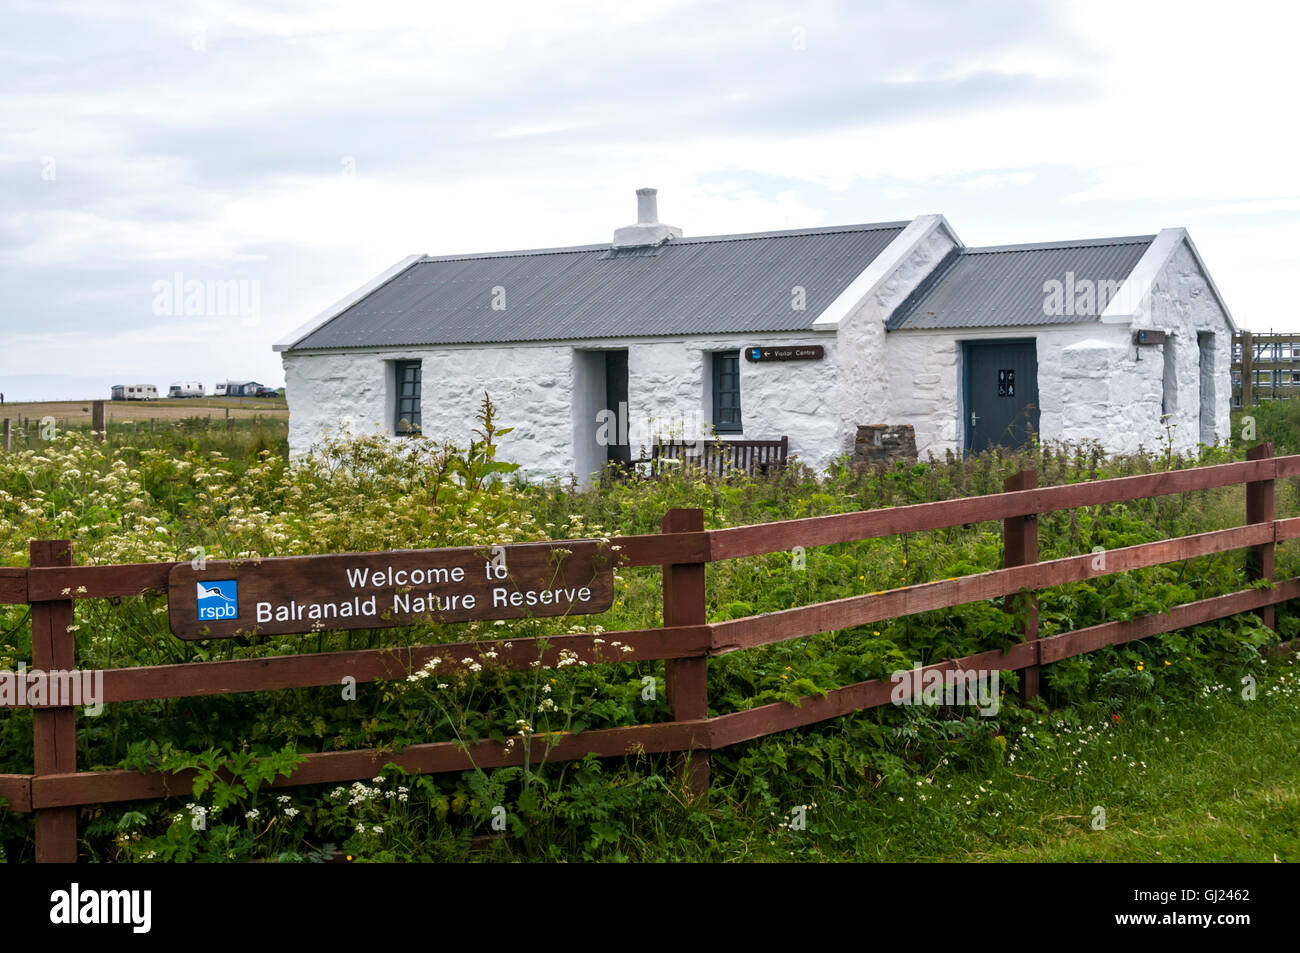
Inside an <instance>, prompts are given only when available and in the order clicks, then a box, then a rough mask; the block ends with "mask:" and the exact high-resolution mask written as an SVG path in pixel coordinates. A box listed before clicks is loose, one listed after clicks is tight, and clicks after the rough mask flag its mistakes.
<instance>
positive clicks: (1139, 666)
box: [1138, 662, 1142, 672]
mask: <svg viewBox="0 0 1300 953" xmlns="http://www.w3.org/2000/svg"><path fill="white" fill-rule="evenodd" d="M1138 671H1139V672H1140V671H1142V663H1141V662H1138Z"/></svg>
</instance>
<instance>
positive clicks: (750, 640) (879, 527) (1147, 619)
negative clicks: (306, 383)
mask: <svg viewBox="0 0 1300 953" xmlns="http://www.w3.org/2000/svg"><path fill="white" fill-rule="evenodd" d="M1294 476H1300V456H1291V457H1281V458H1276V457H1274V456H1273V449H1272V445H1271V444H1262V445H1260V446H1257V447H1254V448H1252V449H1251V450H1250V451H1249V453H1248V454H1247V459H1246V460H1244V461H1241V462H1236V463H1227V464H1221V465H1216V466H1206V467H1198V468H1192V469H1186V470H1172V471H1166V472H1160V473H1151V474H1145V475H1140V476H1130V477H1118V478H1114V479H1107V480H1097V481H1091V482H1087V483H1076V484H1066V485H1062V486H1052V487H1042V488H1040V487H1038V486H1037V475H1036V474H1035V473H1034V471H1032V470H1027V471H1024V472H1021V473H1017V474H1015V475H1013V476H1011V477H1009V478H1008V479H1007V481H1006V483H1005V492H1002V493H997V494H992V495H989V496H981V497H966V498H962V499H955V500H947V501H942V502H934V503H922V504H917V505H913V506H902V507H894V508H889V509H879V510H866V511H862V512H856V513H845V514H841V515H834V516H818V517H810V518H806V519H797V520H790V521H785V522H779V523H766V524H758V525H751V526H737V527H732V528H727V529H715V530H705V529H704V516H703V511H701V510H671V511H669V512H668V513H667V514H666V515H665V516H664V518H663V523H662V532H661V533H658V534H650V535H643V536H628V537H620V538H614V539H612V540H610V543H611V545H613V546H617V547H619V549H618V550H617V552H618V553H619V555H620V557H621V561H622V562H623V564H624V565H628V566H655V565H657V566H662V567H663V627H662V628H653V629H639V630H632V631H623V632H615V633H608V632H607V633H602V635H603V636H604V637H605V638H606V639H610V638H613V637H616V638H618V639H619V640H621V641H622V642H623V643H624V645H626V646H628V647H630V649H631V651H630V653H628V654H627V655H625V656H623V657H621V658H620V660H621V661H646V660H659V659H661V660H663V661H664V663H665V675H666V685H667V693H668V701H669V703H670V706H671V709H672V716H673V720H672V721H670V722H662V723H656V724H650V725H641V726H629V727H622V728H605V729H599V730H591V731H584V732H582V733H580V734H568V733H563V734H560V735H558V736H555V735H552V736H548V737H541V736H536V735H534V736H531V737H530V738H529V740H528V741H527V742H526V743H524V744H516V745H514V746H513V747H511V748H507V747H506V746H505V745H502V744H500V743H498V742H495V741H478V742H475V743H472V744H470V745H468V746H462V745H460V744H458V743H455V742H436V743H429V744H416V745H410V746H408V747H405V748H403V749H402V750H401V751H397V752H394V751H391V750H386V749H366V750H352V751H339V752H324V753H317V754H309V755H307V756H306V762H305V763H304V764H302V765H301V766H300V767H299V768H298V769H297V770H295V771H294V772H293V773H292V775H291V776H289V777H287V778H277V779H276V780H275V781H274V782H273V783H272V784H271V785H270V786H271V787H277V788H278V787H287V786H293V785H304V784H324V783H333V782H341V781H351V780H360V779H366V778H371V777H374V776H375V775H376V774H378V773H379V772H380V771H381V770H382V769H383V767H384V766H385V765H386V764H389V763H395V764H397V765H399V766H401V767H402V768H403V769H405V770H406V771H409V772H413V773H433V772H452V771H464V770H467V769H472V768H475V767H478V768H493V767H500V766H505V765H519V764H523V763H525V750H524V749H525V748H526V747H527V748H528V749H529V757H530V758H531V760H532V763H538V762H540V761H543V760H549V761H565V760H575V759H580V758H583V757H585V756H586V755H588V754H589V753H594V754H596V755H597V756H601V757H620V756H627V755H629V754H634V753H636V754H639V753H671V754H672V755H673V757H674V761H675V764H676V767H677V770H679V771H681V772H682V773H683V774H684V775H685V777H686V780H687V782H688V783H689V785H690V789H691V790H692V791H693V792H695V793H697V794H698V793H702V792H703V791H704V790H705V789H706V788H707V786H708V781H709V752H710V751H713V750H717V749H719V748H724V747H726V746H728V745H734V744H737V743H738V742H743V741H748V740H751V739H754V738H759V737H762V736H764V735H768V734H772V733H774V732H778V731H784V730H788V729H791V728H797V727H800V726H804V725H809V724H813V723H816V722H820V721H825V720H827V719H832V718H835V717H838V716H840V715H845V714H849V713H851V712H856V711H861V710H864V709H868V708H873V707H876V706H881V705H885V704H888V703H889V702H890V700H891V699H890V696H891V690H892V684H891V682H890V681H889V680H887V679H873V680H869V681H863V682H858V683H855V684H852V685H845V686H842V687H840V688H836V689H832V690H830V691H828V692H827V693H826V694H825V695H824V696H807V697H805V698H803V699H801V704H800V705H799V706H798V707H796V706H793V705H788V704H785V703H776V704H770V705H762V706H759V707H756V708H752V709H748V710H745V711H737V712H731V713H727V714H722V715H715V716H712V717H710V715H709V712H708V703H709V699H708V687H707V685H708V683H707V674H708V668H707V666H708V659H709V658H710V657H712V656H717V655H722V654H725V653H727V652H735V651H740V650H743V649H749V648H755V647H758V646H763V645H770V644H773V643H776V642H782V641H786V640H789V639H796V638H803V637H806V636H811V635H816V634H818V633H823V632H831V631H835V630H839V629H844V628H849V627H853V626H861V625H866V624H869V623H873V622H879V621H882V620H886V619H891V618H898V617H903V616H909V615H914V614H916V613H922V612H930V611H933V610H936V609H943V608H948V607H952V606H958V605H962V604H965V603H970V602H977V601H980V600H985V599H992V598H996V597H1000V596H1001V597H1007V598H1006V602H1005V605H1006V607H1007V608H1008V610H1015V611H1016V617H1017V620H1018V622H1017V626H1018V628H1019V634H1020V637H1021V638H1022V641H1021V642H1019V643H1017V644H1015V645H1013V646H1011V647H1010V648H1008V649H1006V650H1000V649H995V650H992V651H985V652H980V653H977V654H974V655H969V656H966V657H964V658H959V659H948V660H944V661H941V662H936V663H934V664H932V665H930V666H928V667H927V668H926V669H925V670H923V671H929V670H935V671H946V670H951V669H961V670H999V671H1021V672H1023V673H1024V677H1023V679H1022V691H1023V692H1024V693H1025V694H1026V695H1027V696H1030V697H1032V696H1033V695H1035V694H1037V692H1038V678H1039V670H1040V666H1043V665H1048V664H1051V663H1053V662H1057V661H1060V660H1061V659H1065V658H1070V657H1072V656H1076V655H1080V654H1083V653H1087V652H1093V651H1096V650H1097V649H1100V648H1103V647H1105V646H1110V645H1119V644H1122V643H1125V642H1129V641H1131V640H1134V639H1142V638H1146V637H1148V636H1151V635H1155V634H1158V633H1161V632H1168V631H1171V630H1174V629H1180V628H1184V627H1186V626H1192V625H1197V624H1200V623H1204V622H1209V621H1212V620H1215V619H1221V618H1225V617H1227V616H1231V615H1235V614H1237V613H1242V612H1256V613H1258V614H1259V615H1260V616H1261V617H1262V620H1263V622H1264V623H1265V624H1266V625H1268V626H1270V627H1272V626H1273V622H1274V607H1275V605H1276V604H1278V603H1281V602H1285V601H1287V600H1289V599H1295V598H1300V578H1296V579H1288V580H1285V581H1282V582H1278V583H1276V584H1275V585H1273V586H1271V587H1251V588H1246V589H1243V590H1240V591H1236V592H1232V593H1228V594H1226V595H1220V596H1214V597H1211V598H1207V599H1202V600H1199V601H1197V602H1191V603H1187V604H1184V605H1179V606H1176V607H1174V608H1172V609H1170V610H1169V611H1168V612H1167V613H1161V614H1156V615H1146V616H1140V617H1138V618H1134V619H1130V620H1127V621H1117V622H1105V623H1102V624H1100V625H1093V626H1089V627H1087V628H1084V629H1078V630H1075V631H1071V632H1064V633H1060V634H1057V635H1053V636H1050V637H1044V638H1040V637H1039V631H1038V619H1037V601H1036V596H1035V595H1034V594H1033V593H1034V591H1035V590H1038V589H1044V588H1049V587H1052V586H1060V585H1063V584H1067V583H1072V582H1078V581H1081V580H1085V579H1089V578H1095V577H1098V576H1106V575H1112V574H1115V573H1122V572H1127V571H1129V570H1134V569H1139V568H1143V567H1148V566H1155V565H1158V564H1161V563H1168V562H1174V561H1180V560H1185V559H1189V558H1193V557H1198V556H1207V555H1211V554H1215V553H1224V552H1229V551H1233V550H1238V549H1244V550H1246V568H1247V576H1248V578H1249V579H1252V580H1259V579H1266V580H1271V579H1272V577H1273V553H1274V546H1275V545H1276V544H1277V543H1279V542H1282V541H1284V540H1288V539H1295V538H1298V537H1300V517H1292V518H1289V519H1276V518H1275V517H1274V505H1273V486H1274V481H1275V480H1277V479H1282V478H1285V477H1294ZM1235 485H1244V487H1245V514H1244V515H1245V523H1244V524H1243V525H1240V526H1234V527H1231V528H1227V529H1220V530H1214V531H1212V532H1206V533H1199V534H1196V535H1192V536H1183V537H1178V538H1174V539H1167V540H1161V541H1158V542H1151V543H1142V544H1139V545H1135V546H1128V547H1124V548H1122V549H1115V550H1112V551H1110V552H1108V553H1107V554H1106V558H1105V560H1104V563H1103V568H1098V560H1097V559H1096V557H1095V555H1094V554H1093V553H1091V552H1089V553H1085V554H1083V555H1079V556H1070V557H1065V558H1062V559H1053V560H1048V561H1040V560H1039V559H1038V530H1037V522H1036V519H1037V514H1039V513H1047V512H1054V511H1061V510H1069V509H1074V508H1077V507H1083V506H1095V505H1100V504H1109V503H1120V502H1124V501H1128V500H1138V499H1145V498H1150V497H1158V496H1167V495H1171V494H1182V493H1189V492H1192V491H1197V490H1206V489H1211V488H1216V487H1227V486H1235ZM994 520H1000V521H1002V532H1003V544H1004V546H1003V548H1004V558H1003V563H1004V568H1002V569H998V570H993V571H989V572H982V573H976V574H972V575H968V576H962V577H959V578H954V579H945V580H940V581H936V582H928V583H922V584H919V585H913V586H907V587H903V588H898V589H891V590H887V591H884V592H877V593H870V594H865V595H857V596H850V597H847V598H843V599H836V600H833V601H829V602H821V603H816V604H813V605H806V606H801V607H797V608H792V609H787V610H783V611H780V612H773V613H769V614H765V615H757V616H749V617H746V618H741V619H729V620H726V621H722V622H712V623H711V622H709V621H708V618H707V613H706V602H705V572H706V567H707V566H708V564H709V563H711V562H718V561H720V560H727V559H740V558H744V557H748V556H757V555H761V554H765V553H776V552H783V551H789V550H791V549H792V548H794V547H796V546H802V547H805V548H806V547H811V546H828V545H833V544H837V543H847V542H852V541H856V540H865V539H872V538H879V537H884V536H892V535H896V534H899V533H914V532H926V531H930V530H936V529H942V528H945V527H950V526H958V525H963V524H973V523H980V522H985V521H994ZM174 565H175V564H172V563H156V564H137V565H121V566H82V567H75V566H73V565H72V550H71V546H70V544H69V543H68V542H67V541H66V540H53V541H51V540H44V541H38V542H33V543H32V544H31V566H30V568H25V569H24V568H18V569H9V568H5V569H0V603H8V604H29V605H30V606H31V624H32V664H33V668H34V669H40V670H42V671H44V672H50V671H51V670H63V671H66V670H71V669H73V668H74V666H75V657H74V656H75V642H74V639H75V634H74V633H73V632H70V631H69V627H70V626H71V625H72V624H73V611H74V606H75V601H76V600H77V599H120V598H127V597H132V596H136V595H139V594H141V593H144V592H147V591H155V592H166V591H167V585H168V575H169V573H170V571H171V570H172V568H173V566H174ZM1288 648H1289V647H1288ZM488 651H494V652H496V653H497V654H498V656H499V662H503V663H504V665H505V667H507V668H509V669H515V670H523V669H526V668H528V667H529V666H530V665H531V664H532V663H534V662H536V661H538V660H541V661H542V664H546V665H553V664H555V662H557V661H558V660H559V657H560V653H561V652H562V651H563V652H573V653H576V655H577V658H578V659H580V660H582V661H585V662H589V663H591V664H599V663H601V662H603V661H608V659H607V658H605V657H604V656H602V653H601V644H600V642H599V640H598V639H597V638H596V637H595V636H593V635H582V634H571V635H559V636H549V637H546V638H545V639H541V640H539V639H525V638H519V637H514V638H512V639H510V640H509V641H506V640H492V641H474V642H462V643H455V644H441V645H421V646H413V647H401V648H387V649H374V650H362V651H341V652H329V653H319V654H303V655H288V656H276V657H270V658H253V659H240V660H233V661H216V662H197V663H183V664H173V665H162V666H149V667H137V668H121V669H112V670H109V671H106V672H104V673H103V692H102V701H103V702H105V703H110V704H111V703H113V702H126V701H138V700H146V699H167V698H185V697H192V696H199V695H213V694H225V693H230V692H251V691H274V690H279V689H286V688H301V687H309V686H323V685H335V686H336V685H338V684H339V683H340V679H341V676H343V675H348V676H352V677H353V678H355V679H356V681H357V682H367V681H373V680H376V679H398V678H403V677H405V676H406V675H408V674H410V673H412V672H414V671H416V670H418V669H419V668H420V667H421V666H423V665H424V664H425V663H426V662H428V661H429V660H431V659H433V658H435V657H439V658H441V659H442V663H441V664H442V667H441V668H440V669H439V671H443V670H446V669H460V668H461V667H462V666H463V662H462V661H461V660H462V659H467V656H468V653H474V652H477V653H480V654H482V653H486V652H488ZM46 697H47V699H48V698H49V694H48V693H47V695H46ZM30 707H33V708H35V709H36V710H35V711H34V713H33V718H34V723H35V724H34V732H35V739H34V741H35V752H34V753H35V758H34V763H33V772H32V773H31V774H10V775H0V797H4V798H5V799H7V801H8V802H9V806H10V809H12V810H16V811H34V812H35V813H36V859H37V860H38V861H73V860H75V859H76V855H77V822H76V817H77V815H76V811H77V808H78V807H79V806H81V805H87V804H97V803H107V802H121V801H132V800H138V799H152V798H165V797H172V796H185V795H189V794H190V793H191V781H192V777H193V776H192V774H189V773H185V772H181V773H175V774H167V773H161V772H152V773H149V772H137V771H129V770H110V771H78V770H77V763H76V741H77V735H76V731H77V729H76V722H75V718H76V710H75V709H74V708H69V707H54V706H52V705H48V704H47V705H44V706H42V705H35V704H33V705H31V706H30Z"/></svg>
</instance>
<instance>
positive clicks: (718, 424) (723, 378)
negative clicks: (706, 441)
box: [713, 351, 741, 433]
mask: <svg viewBox="0 0 1300 953" xmlns="http://www.w3.org/2000/svg"><path fill="white" fill-rule="evenodd" d="M713 429H714V430H715V431H717V432H718V433H740V432H741V424H740V352H739V351H715V352H714V353H713Z"/></svg>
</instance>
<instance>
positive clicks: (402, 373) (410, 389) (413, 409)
mask: <svg viewBox="0 0 1300 953" xmlns="http://www.w3.org/2000/svg"><path fill="white" fill-rule="evenodd" d="M393 370H394V379H395V381H396V384H397V416H396V418H395V419H394V421H393V432H394V433H396V434H398V435H399V436H400V435H402V434H418V433H419V432H420V362H419V361H396V362H395V363H394V367H393Z"/></svg>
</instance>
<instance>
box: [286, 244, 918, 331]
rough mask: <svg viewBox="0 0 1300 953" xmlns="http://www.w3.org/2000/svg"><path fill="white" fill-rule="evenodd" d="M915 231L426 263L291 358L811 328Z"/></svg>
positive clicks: (326, 327)
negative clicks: (357, 350)
mask: <svg viewBox="0 0 1300 953" xmlns="http://www.w3.org/2000/svg"><path fill="white" fill-rule="evenodd" d="M906 225H907V223H906V222H887V223H882V224H876V225H845V226H839V227H834V228H810V229H796V230H791V231H781V232H757V233H752V234H746V235H717V236H711V237H706V238H674V239H672V240H670V241H668V242H666V243H665V244H663V245H659V246H655V247H650V248H634V249H619V250H613V249H612V248H611V246H609V245H582V246H578V247H574V248H552V249H538V250H534V251H514V252H496V253H492V254H486V255H446V256H441V257H436V258H430V257H426V258H421V259H420V260H418V261H416V262H414V263H413V264H411V266H410V267H408V268H406V269H404V270H403V271H401V272H400V273H399V274H397V275H396V276H394V277H393V278H391V279H390V280H389V281H387V282H385V283H384V284H383V285H381V286H380V287H378V288H376V289H375V290H374V291H372V292H370V293H369V294H367V295H366V296H365V297H363V298H361V299H360V300H359V301H357V302H355V303H354V304H352V305H351V306H350V307H348V308H345V309H344V310H343V311H342V312H340V313H339V314H338V315H336V316H335V317H333V318H331V319H330V320H328V321H326V322H325V323H324V324H322V325H321V326H320V327H318V328H317V329H315V330H314V331H311V332H310V333H308V334H306V335H305V336H304V337H302V338H300V339H299V340H298V341H296V342H294V344H293V345H292V347H291V348H290V350H300V349H306V348H349V347H379V346H413V345H430V344H432V345H437V344H469V343H499V342H509V341H553V340H570V339H586V338H618V337H634V336H636V337H639V336H643V335H644V336H659V335H677V334H721V333H727V332H759V331H798V330H806V329H808V328H810V327H811V326H812V323H813V321H815V320H816V318H817V316H818V315H819V314H821V312H822V311H824V310H825V309H826V307H827V306H828V305H829V304H830V303H831V302H832V301H834V300H835V298H836V297H837V296H838V295H839V294H840V292H841V291H843V290H844V289H845V288H846V287H847V286H848V285H849V283H850V282H852V281H853V279H854V278H856V277H857V276H858V275H859V274H861V273H862V271H863V270H865V269H866V267H867V266H868V265H870V264H871V262H872V260H873V259H875V257H876V256H877V255H879V254H880V252H881V251H883V250H884V248H885V247H886V246H887V245H888V244H889V243H890V242H891V241H893V240H894V238H895V236H897V235H898V233H899V232H901V231H902V230H903V228H904V227H906ZM498 286H499V287H501V288H503V289H505V304H506V307H505V309H504V310H494V309H493V307H492V303H493V289H494V288H496V287H498ZM796 286H800V287H802V288H804V289H805V308H804V309H803V310H801V311H798V310H795V309H794V308H792V307H791V300H792V295H791V289H792V288H794V287H796Z"/></svg>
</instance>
